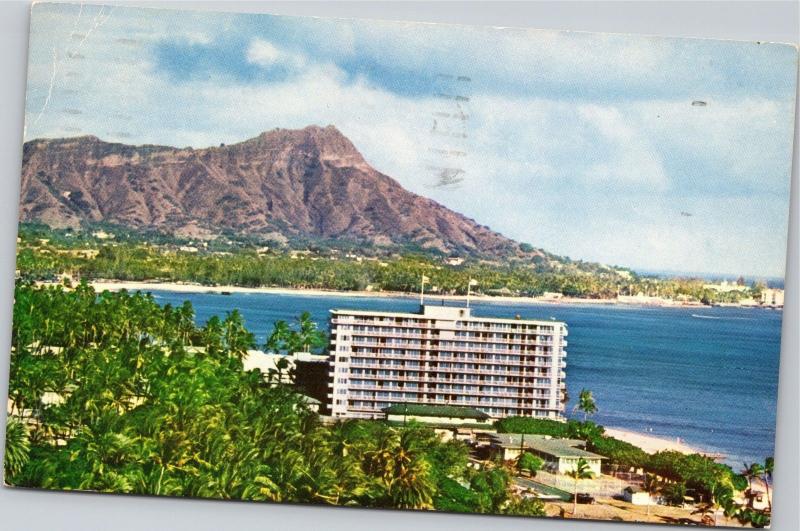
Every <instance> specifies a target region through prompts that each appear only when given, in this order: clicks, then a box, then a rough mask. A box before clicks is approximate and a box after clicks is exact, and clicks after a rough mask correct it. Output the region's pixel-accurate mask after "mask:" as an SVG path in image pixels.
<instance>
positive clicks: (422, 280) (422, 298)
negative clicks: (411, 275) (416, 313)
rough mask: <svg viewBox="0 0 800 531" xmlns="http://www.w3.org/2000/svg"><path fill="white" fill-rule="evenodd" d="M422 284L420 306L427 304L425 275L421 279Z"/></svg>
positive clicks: (420, 285)
mask: <svg viewBox="0 0 800 531" xmlns="http://www.w3.org/2000/svg"><path fill="white" fill-rule="evenodd" d="M420 280H421V282H420V283H419V305H420V306H423V305H424V304H425V275H422V278H421V279H420Z"/></svg>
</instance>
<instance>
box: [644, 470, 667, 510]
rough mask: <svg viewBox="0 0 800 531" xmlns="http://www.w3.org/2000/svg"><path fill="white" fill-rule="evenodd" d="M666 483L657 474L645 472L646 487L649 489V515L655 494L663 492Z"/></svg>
mask: <svg viewBox="0 0 800 531" xmlns="http://www.w3.org/2000/svg"><path fill="white" fill-rule="evenodd" d="M663 486H664V483H663V482H662V481H661V478H660V477H658V476H657V475H655V474H652V473H648V472H645V473H644V489H645V490H646V491H647V515H648V516H650V506H651V505H652V503H653V496H654V495H656V494H658V493H659V492H661V489H662V487H663Z"/></svg>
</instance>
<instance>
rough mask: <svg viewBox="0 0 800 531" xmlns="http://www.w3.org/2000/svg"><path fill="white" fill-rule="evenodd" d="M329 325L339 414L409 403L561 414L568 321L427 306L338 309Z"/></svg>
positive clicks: (373, 412) (333, 408)
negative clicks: (389, 309)
mask: <svg viewBox="0 0 800 531" xmlns="http://www.w3.org/2000/svg"><path fill="white" fill-rule="evenodd" d="M330 325H331V326H330V329H331V353H330V366H331V373H330V375H331V379H330V384H329V387H330V393H329V394H328V400H329V404H330V413H331V415H333V416H334V417H358V418H381V417H382V416H383V412H382V409H383V408H386V407H388V406H390V405H392V404H399V403H404V402H408V403H418V404H447V405H456V406H470V407H474V408H478V409H480V410H481V411H483V412H485V413H487V414H488V415H490V416H491V417H494V418H501V417H506V416H513V415H520V416H528V417H539V418H550V419H561V418H562V415H561V412H562V410H563V407H564V406H563V404H562V398H563V393H564V390H565V383H564V379H565V376H566V375H565V373H564V368H565V367H566V361H565V357H566V351H565V349H564V347H566V346H567V342H566V340H565V336H566V335H567V326H566V324H565V323H562V322H556V321H533V320H527V319H519V318H517V319H495V318H489V317H475V316H472V315H471V314H470V309H469V308H456V307H448V306H430V305H423V306H421V308H420V311H419V313H395V312H373V311H358V310H331V320H330Z"/></svg>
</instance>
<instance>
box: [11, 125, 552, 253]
mask: <svg viewBox="0 0 800 531" xmlns="http://www.w3.org/2000/svg"><path fill="white" fill-rule="evenodd" d="M20 219H21V221H40V222H43V223H46V224H48V225H50V226H53V227H66V226H72V227H77V226H79V225H81V224H85V223H97V222H108V223H115V224H120V225H125V226H129V227H132V228H137V229H149V230H159V231H162V232H167V233H173V234H190V233H193V232H194V233H206V234H218V233H220V232H221V231H222V230H230V231H233V232H236V233H240V234H256V235H258V234H261V235H269V234H274V233H280V234H281V235H283V236H286V237H288V238H310V239H324V240H336V239H347V240H355V241H361V242H365V243H369V244H374V245H383V246H393V245H398V246H399V245H409V244H412V245H415V246H421V247H423V248H427V249H431V250H438V251H441V252H444V253H469V254H472V255H476V256H487V257H501V256H509V255H518V256H523V255H526V254H527V256H533V255H536V254H539V253H538V252H532V253H522V252H521V251H520V250H519V245H518V244H517V243H516V242H514V241H513V240H510V239H508V238H505V237H504V236H502V235H500V234H498V233H496V232H493V231H492V230H490V229H489V228H488V227H485V226H482V225H479V224H477V223H475V222H474V221H472V220H470V219H468V218H466V217H465V216H462V215H461V214H458V213H456V212H453V211H451V210H449V209H447V208H445V207H444V206H442V205H440V204H438V203H436V202H435V201H432V200H430V199H427V198H424V197H421V196H419V195H416V194H413V193H411V192H409V191H407V190H405V189H404V188H403V187H402V186H401V185H400V184H399V183H398V182H397V181H395V180H394V179H392V178H390V177H388V176H386V175H384V174H382V173H380V172H378V171H376V170H375V169H374V168H372V167H371V166H370V165H369V164H368V163H367V162H366V161H365V160H364V158H363V157H362V156H361V154H360V153H359V152H358V151H357V150H356V148H355V147H354V146H353V144H352V143H351V142H350V141H349V140H348V139H347V138H346V137H345V136H344V135H342V134H341V133H340V132H339V131H338V130H337V129H336V128H335V127H333V126H328V127H325V128H321V127H317V126H309V127H306V128H305V129H301V130H284V129H276V130H273V131H269V132H266V133H262V134H261V135H259V136H258V137H256V138H253V139H250V140H247V141H244V142H241V143H238V144H234V145H228V146H225V145H221V146H220V147H213V148H205V149H192V148H184V149H178V148H172V147H165V146H129V145H125V144H114V143H108V142H104V141H102V140H99V139H98V138H96V137H92V136H86V137H76V138H67V139H54V140H32V141H30V142H27V143H26V144H25V146H24V157H23V171H22V190H21V203H20Z"/></svg>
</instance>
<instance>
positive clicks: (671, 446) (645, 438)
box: [604, 426, 717, 456]
mask: <svg viewBox="0 0 800 531" xmlns="http://www.w3.org/2000/svg"><path fill="white" fill-rule="evenodd" d="M604 428H605V434H606V435H608V436H609V437H613V438H615V439H619V440H620V441H624V442H627V443H630V444H632V445H634V446H638V447H639V448H641V449H642V450H644V451H645V452H647V453H649V454H653V453H656V452H664V451H674V452H680V453H682V454H701V455H708V456H717V454H714V453H711V452H706V451H704V450H702V449H701V448H697V447H695V446H691V445H689V444H687V443H686V442H685V441H683V440H682V439H680V438H679V437H676V438H675V439H672V438H668V437H664V436H660V435H651V434H649V433H642V432H639V431H632V430H627V429H624V428H613V427H608V426H604Z"/></svg>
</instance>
